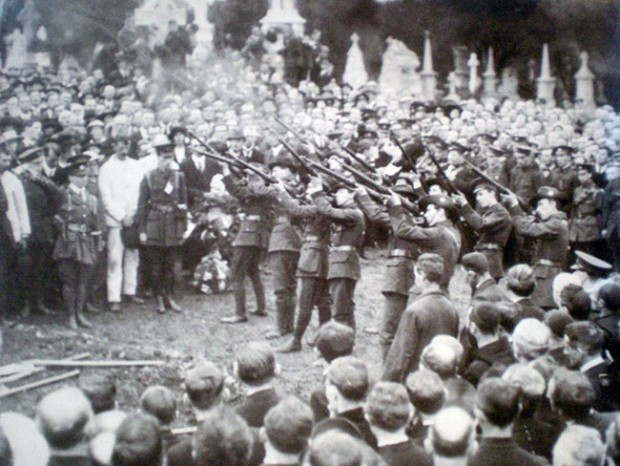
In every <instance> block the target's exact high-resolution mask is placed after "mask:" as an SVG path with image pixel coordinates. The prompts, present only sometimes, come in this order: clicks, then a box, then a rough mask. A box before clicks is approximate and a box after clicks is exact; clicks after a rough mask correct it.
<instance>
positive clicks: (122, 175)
mask: <svg viewBox="0 0 620 466" xmlns="http://www.w3.org/2000/svg"><path fill="white" fill-rule="evenodd" d="M143 177H144V171H143V169H142V167H141V165H140V163H139V162H138V161H137V160H134V159H131V158H129V157H126V158H125V159H124V160H119V158H118V157H117V156H116V155H113V156H112V157H110V159H109V160H108V161H107V162H106V163H104V164H103V166H102V167H101V169H100V170H99V181H98V183H99V193H100V194H101V202H102V204H103V209H104V210H105V214H106V216H105V217H106V225H107V226H109V227H120V226H121V222H122V220H123V219H124V218H125V217H127V216H129V217H131V218H133V217H134V216H135V215H136V211H137V210H138V198H139V197H140V183H141V182H142V178H143Z"/></svg>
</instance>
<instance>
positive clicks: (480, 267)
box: [461, 252, 489, 274]
mask: <svg viewBox="0 0 620 466" xmlns="http://www.w3.org/2000/svg"><path fill="white" fill-rule="evenodd" d="M461 263H462V264H463V267H465V268H466V269H470V270H473V271H474V272H476V273H477V274H483V273H486V272H488V271H489V260H488V259H487V256H485V255H484V254H482V253H481V252H470V253H468V254H465V255H464V256H463V259H462V261H461Z"/></svg>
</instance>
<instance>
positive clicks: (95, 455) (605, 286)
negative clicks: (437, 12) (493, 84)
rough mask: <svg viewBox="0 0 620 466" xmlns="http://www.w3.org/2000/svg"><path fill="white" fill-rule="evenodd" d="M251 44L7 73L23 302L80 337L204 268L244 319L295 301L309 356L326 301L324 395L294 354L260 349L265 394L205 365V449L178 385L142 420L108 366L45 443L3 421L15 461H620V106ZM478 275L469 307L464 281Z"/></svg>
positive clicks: (14, 288) (4, 293)
mask: <svg viewBox="0 0 620 466" xmlns="http://www.w3.org/2000/svg"><path fill="white" fill-rule="evenodd" d="M319 39H320V37H317V38H316V41H317V42H318V40H319ZM250 45H251V44H250ZM251 50H254V48H252V47H249V48H248V50H245V51H244V55H245V57H244V56H243V55H242V54H240V53H238V52H227V53H226V54H225V55H224V56H220V57H219V58H213V59H212V60H211V62H210V63H209V67H208V73H207V74H208V79H206V78H205V70H204V69H200V68H199V67H195V64H194V65H191V66H189V67H188V70H187V79H184V80H183V82H182V83H181V84H179V83H178V82H174V83H171V82H170V80H169V77H166V78H165V80H164V82H161V81H158V79H157V77H156V76H149V75H148V74H144V72H143V70H141V69H140V68H139V67H136V68H134V67H133V66H132V63H131V62H127V61H126V58H123V57H121V58H120V61H119V63H118V69H117V70H115V71H113V72H109V73H103V72H102V71H101V70H98V69H95V70H93V71H92V72H87V71H86V70H83V69H80V68H77V67H61V68H60V69H59V70H58V71H52V70H40V69H36V68H25V69H24V70H21V71H18V72H7V73H3V74H2V75H0V91H1V94H0V127H1V129H0V131H1V136H0V181H1V183H0V187H1V188H2V189H1V190H0V214H1V218H0V222H1V223H2V225H1V228H0V299H1V302H0V309H2V313H3V315H2V319H3V322H4V323H5V324H9V323H11V322H13V321H15V320H17V319H20V318H27V317H29V316H30V315H31V314H37V313H39V314H60V315H59V316H58V317H57V319H58V320H59V322H60V321H61V319H63V320H64V321H65V322H66V323H67V324H68V325H69V326H70V327H71V328H72V329H75V330H77V329H78V328H79V327H83V328H89V327H91V326H92V322H91V318H90V317H89V316H88V315H87V314H88V313H93V314H96V313H98V312H102V311H103V309H102V308H103V307H105V308H106V309H107V310H108V311H110V312H113V313H119V312H127V308H124V305H125V304H130V305H132V306H133V305H143V304H145V301H146V300H149V302H153V303H154V306H153V307H154V312H157V313H158V314H165V313H167V312H169V311H172V312H183V299H181V300H179V299H178V297H177V296H178V295H179V294H180V293H179V290H182V289H183V286H182V283H181V282H182V281H183V280H184V279H186V278H187V277H189V280H191V283H192V285H193V286H194V287H196V288H197V289H198V290H199V291H201V292H204V293H219V292H222V291H225V290H227V289H229V290H231V291H232V292H233V297H234V303H235V304H234V310H232V312H230V314H229V315H225V316H223V317H222V318H221V322H222V323H223V324H228V325H233V324H234V325H243V324H245V323H247V322H248V321H249V319H250V318H254V317H256V318H259V319H260V318H265V317H267V316H269V315H270V314H273V317H274V327H273V329H272V331H270V332H269V333H268V334H267V335H265V336H266V338H267V339H281V338H286V340H279V346H278V347H277V348H275V351H277V352H279V353H292V352H298V351H301V350H302V349H303V348H302V347H303V337H304V334H305V332H306V329H307V327H308V325H309V323H310V321H311V318H312V313H313V310H314V307H316V308H317V309H318V318H319V324H320V328H319V331H318V335H317V338H316V339H314V340H313V341H310V344H311V345H314V346H315V348H316V349H317V350H318V352H319V354H320V356H321V357H322V358H323V360H324V361H325V362H326V371H325V377H324V386H322V387H317V390H315V391H314V392H313V393H312V395H311V397H310V399H309V400H308V404H306V403H304V402H302V401H300V400H299V399H297V398H294V397H282V395H283V394H277V393H276V392H275V390H274V388H273V386H272V379H273V378H274V377H275V376H276V375H277V370H276V366H277V365H276V364H275V355H274V350H273V349H271V347H270V346H269V345H267V344H266V343H252V344H250V345H248V346H247V347H245V346H244V347H243V348H241V349H240V350H239V353H238V354H237V355H236V357H235V367H236V376H237V377H238V379H239V380H240V381H241V383H242V384H243V385H245V387H246V392H247V399H246V400H245V402H244V403H243V404H242V405H241V406H239V407H237V409H236V414H235V411H234V410H232V409H231V408H230V407H227V406H226V405H227V402H226V398H227V396H226V392H227V390H226V387H225V385H226V384H225V376H224V374H223V372H222V369H221V368H220V367H218V366H217V365H216V364H214V363H213V362H200V363H197V364H196V365H195V367H193V368H191V369H190V370H188V371H187V373H186V374H185V385H184V386H185V390H186V392H187V397H188V399H189V401H190V402H191V404H192V407H193V409H194V414H195V424H196V426H195V427H196V429H195V432H194V433H193V434H192V435H191V436H190V437H188V438H186V439H181V440H180V441H178V440H179V438H180V437H179V436H178V435H176V434H175V432H174V429H172V430H171V429H169V426H170V424H171V423H172V422H173V421H174V419H175V412H176V406H175V400H174V396H173V395H172V394H171V393H170V392H169V390H168V389H166V388H164V387H151V388H149V389H148V390H147V391H146V392H145V393H144V395H143V396H142V398H141V401H140V407H139V408H140V412H139V413H129V414H127V413H124V412H122V411H119V410H117V409H116V408H115V406H114V393H115V384H114V383H113V381H110V380H109V379H106V378H96V377H95V380H92V379H89V378H85V379H84V380H82V381H81V382H80V386H79V388H63V389H60V390H58V391H56V392H53V393H51V394H50V395H48V396H46V397H45V398H44V399H43V400H41V402H40V403H39V405H38V407H37V416H36V424H37V427H38V429H39V430H40V432H41V435H42V438H40V440H41V441H40V442H39V443H38V444H37V445H39V446H40V448H31V449H27V451H23V449H20V445H21V444H20V439H19V438H16V437H15V435H14V433H13V432H11V429H10V428H7V427H6V424H3V422H2V416H3V415H0V425H3V430H4V435H5V437H6V441H2V438H1V437H0V452H2V454H3V455H4V458H10V457H11V455H12V456H13V461H14V463H15V464H29V465H33V464H35V463H34V461H35V460H34V459H29V460H26V462H22V463H19V461H18V458H20V455H27V454H31V455H34V454H36V453H39V454H40V455H41V457H43V456H45V455H48V456H50V457H51V459H50V463H49V464H57V465H64V464H69V462H71V464H106V465H107V464H112V465H159V464H163V463H162V461H164V458H165V461H166V463H165V464H169V465H175V464H179V465H191V464H196V465H249V464H265V465H269V464H274V465H275V464H291V465H292V464H310V465H313V466H314V465H325V466H327V465H341V464H343V465H344V464H351V465H357V464H359V465H362V464H387V465H390V466H395V465H410V464H435V465H436V466H440V465H443V464H450V465H461V464H463V465H464V464H470V465H486V464H489V465H500V464H506V465H515V464H519V465H529V464H532V465H534V464H548V463H552V464H554V465H603V464H616V462H617V461H618V460H619V459H618V441H619V439H620V436H618V432H620V429H619V427H618V426H619V424H618V422H620V421H619V420H618V417H617V413H616V411H617V410H618V409H619V407H620V392H619V388H620V370H619V369H618V360H617V358H618V357H619V355H620V337H619V322H620V282H618V280H617V278H616V275H615V274H616V273H617V272H618V271H619V269H620V247H619V244H620V242H619V239H620V238H619V235H620V218H619V216H618V203H619V202H620V116H619V115H618V114H617V113H616V112H615V111H614V110H613V109H612V108H611V107H609V106H600V107H598V108H596V109H590V108H586V107H585V106H584V105H583V103H582V102H575V103H574V105H573V104H570V105H566V106H565V107H564V108H551V107H549V106H548V105H546V103H541V102H534V101H519V102H513V101H510V100H505V101H498V100H493V99H489V100H487V101H485V102H478V101H476V100H474V99H471V100H465V101H463V102H453V101H440V102H421V101H417V100H415V99H414V97H412V96H402V95H398V96H396V95H392V94H390V93H389V92H384V93H380V92H379V90H378V88H377V86H376V84H375V83H372V82H369V83H367V84H366V85H365V86H363V87H362V88H360V89H355V90H354V89H352V88H351V87H350V86H347V85H339V84H337V83H336V82H335V81H333V80H331V81H327V80H325V81H321V86H319V85H317V83H316V82H314V81H312V80H311V79H307V78H308V77H307V76H306V77H298V79H297V80H296V81H298V82H299V85H298V86H297V85H291V84H290V83H287V82H286V81H283V80H281V79H276V80H274V79H273V77H274V75H275V76H277V74H278V73H274V69H273V64H270V62H269V60H268V56H264V57H261V56H260V54H257V53H255V52H252V51H251ZM248 54H249V55H248ZM178 66H180V67H183V68H184V67H185V66H186V65H185V60H183V61H182V62H179V63H178ZM319 81H320V80H319ZM294 84H297V82H295V83H294ZM384 244H387V249H386V255H387V258H386V260H385V274H384V279H385V282H384V284H383V285H382V288H381V289H380V290H379V289H377V293H378V292H379V291H380V292H381V293H382V294H383V295H384V298H385V308H384V312H383V317H382V321H381V322H378V323H377V326H378V327H379V328H380V330H379V340H380V345H381V349H382V354H383V368H382V369H383V371H382V373H383V376H382V381H381V382H377V383H376V384H372V383H371V381H370V380H369V376H368V370H369V367H368V363H367V362H364V361H361V360H359V359H358V358H356V357H355V356H353V353H354V341H355V333H356V319H355V314H356V303H355V289H356V284H357V282H358V280H359V279H360V277H361V275H362V274H363V273H364V270H363V267H361V265H360V256H361V255H362V254H364V252H363V250H364V248H365V247H368V246H376V245H379V247H380V248H383V245H384ZM266 261H268V268H269V273H270V274H271V278H272V283H273V292H274V296H275V309H274V310H273V312H269V311H268V309H267V305H266V298H265V290H264V287H263V283H262V278H263V275H264V270H262V269H261V264H264V263H265V262H266ZM458 268H461V269H462V270H463V271H464V275H465V277H466V280H467V283H468V284H469V286H470V288H471V292H472V296H471V301H470V304H469V306H468V307H467V308H466V309H458V308H457V306H456V305H455V301H454V299H453V297H451V296H450V284H451V281H452V280H453V278H454V276H455V271H456V270H457V269H458ZM184 272H185V273H184ZM246 278H249V280H250V282H251V285H252V289H253V294H254V297H255V307H254V308H253V309H252V310H250V311H248V310H247V299H246ZM205 299H208V298H205ZM357 304H360V303H357ZM361 304H363V303H361ZM59 311H60V312H59ZM231 335H234V327H233V328H231ZM284 376H286V375H284ZM290 395H293V394H290ZM127 408H135V407H127ZM6 422H12V421H6ZM15 422H17V421H15ZM19 422H23V423H24V425H26V424H27V425H30V424H29V423H31V422H32V421H28V420H27V419H21V420H20V421H19ZM31 427H33V426H31ZM32 430H35V428H34V427H33V429H32ZM24 431H27V430H26V428H24ZM28 432H30V431H28ZM32 435H33V436H35V434H34V433H33V434H32ZM39 437H40V435H39ZM39 437H37V439H39ZM22 446H23V445H22ZM7 461H9V460H7ZM45 461H47V459H46V460H45ZM7 464H11V463H10V462H9V463H7ZM37 464H45V463H44V462H42V463H37Z"/></svg>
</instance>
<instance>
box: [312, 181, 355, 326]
mask: <svg viewBox="0 0 620 466" xmlns="http://www.w3.org/2000/svg"><path fill="white" fill-rule="evenodd" d="M334 190H335V195H334V197H335V200H336V207H332V206H331V205H330V204H329V201H328V200H327V196H326V195H325V192H324V191H323V182H322V180H321V178H318V177H313V178H311V180H310V183H309V185H308V194H309V195H310V196H311V197H312V199H313V201H314V205H315V206H316V207H317V210H318V212H319V213H320V214H321V215H323V216H325V217H326V218H328V219H329V220H330V221H331V222H332V234H331V249H330V251H329V265H328V274H327V279H328V281H329V294H330V296H331V299H332V315H333V318H334V320H337V321H339V322H342V323H344V324H347V325H348V326H350V327H351V328H353V329H355V315H354V312H355V301H354V300H353V297H354V293H355V285H356V284H357V280H359V278H360V275H361V270H360V263H359V255H358V248H360V247H361V246H362V244H363V241H364V230H365V225H364V214H363V213H362V211H361V210H360V209H359V208H358V207H357V205H356V204H355V197H354V193H353V192H352V191H351V190H350V189H349V188H348V187H346V186H345V185H342V184H338V185H335V187H334Z"/></svg>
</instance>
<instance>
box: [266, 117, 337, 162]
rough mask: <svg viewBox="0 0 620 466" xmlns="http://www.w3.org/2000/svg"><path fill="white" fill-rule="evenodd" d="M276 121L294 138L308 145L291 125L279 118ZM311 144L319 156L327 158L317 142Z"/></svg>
mask: <svg viewBox="0 0 620 466" xmlns="http://www.w3.org/2000/svg"><path fill="white" fill-rule="evenodd" d="M273 119H274V121H275V122H276V123H278V124H279V125H280V126H282V127H283V128H284V129H285V130H287V131H289V132H290V133H291V134H292V135H293V136H295V137H296V138H297V139H299V140H300V141H301V142H303V143H304V144H305V143H306V140H305V139H304V137H303V136H302V135H301V134H299V132H298V131H295V130H294V129H293V128H291V127H290V126H289V125H287V124H286V123H284V122H283V121H281V120H280V119H279V118H278V117H273ZM310 143H311V144H312V145H313V146H314V148H315V149H316V151H317V152H318V154H319V155H320V156H321V157H322V158H324V157H325V153H324V152H323V150H322V149H321V148H320V147H319V146H317V144H316V142H314V141H312V140H311V141H310Z"/></svg>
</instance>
